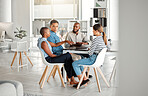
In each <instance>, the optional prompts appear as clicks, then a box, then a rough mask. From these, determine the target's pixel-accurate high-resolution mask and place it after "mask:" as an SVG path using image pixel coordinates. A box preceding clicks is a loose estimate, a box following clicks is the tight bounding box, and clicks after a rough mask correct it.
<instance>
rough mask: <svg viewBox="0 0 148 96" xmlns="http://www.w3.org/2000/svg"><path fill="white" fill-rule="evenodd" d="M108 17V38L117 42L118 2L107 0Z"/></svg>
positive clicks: (116, 0)
mask: <svg viewBox="0 0 148 96" xmlns="http://www.w3.org/2000/svg"><path fill="white" fill-rule="evenodd" d="M109 4H110V5H109V13H108V14H109V15H110V18H108V20H109V26H108V27H109V32H110V33H109V34H110V35H109V38H111V39H112V40H118V33H119V32H118V28H119V23H118V19H119V18H118V17H119V16H118V10H119V8H118V0H109Z"/></svg>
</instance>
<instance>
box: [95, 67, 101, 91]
mask: <svg viewBox="0 0 148 96" xmlns="http://www.w3.org/2000/svg"><path fill="white" fill-rule="evenodd" d="M94 73H95V77H96V81H97V85H98V90H99V92H101V88H100V83H99V79H98V74H97V71H96V68H94Z"/></svg>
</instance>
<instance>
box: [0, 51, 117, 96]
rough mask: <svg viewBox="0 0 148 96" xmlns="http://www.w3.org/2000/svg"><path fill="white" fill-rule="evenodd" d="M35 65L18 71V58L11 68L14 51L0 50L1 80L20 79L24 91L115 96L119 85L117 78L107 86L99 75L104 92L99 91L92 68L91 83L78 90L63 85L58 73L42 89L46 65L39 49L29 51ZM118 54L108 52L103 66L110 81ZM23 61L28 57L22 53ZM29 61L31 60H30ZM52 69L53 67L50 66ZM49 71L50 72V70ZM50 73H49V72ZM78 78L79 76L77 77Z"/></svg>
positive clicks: (46, 95)
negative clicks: (41, 80) (41, 78)
mask: <svg viewBox="0 0 148 96" xmlns="http://www.w3.org/2000/svg"><path fill="white" fill-rule="evenodd" d="M28 55H29V57H30V59H31V61H32V63H33V64H34V66H33V67H32V66H31V64H29V67H28V69H27V67H23V68H20V72H18V71H17V68H16V67H15V66H16V60H15V61H14V64H13V67H12V68H11V67H10V65H11V61H12V59H13V56H14V53H12V52H0V80H18V81H20V82H21V83H22V84H23V88H24V92H25V93H30V94H36V95H41V96H42V95H43V96H115V92H116V89H117V86H118V83H117V80H116V79H113V80H112V81H111V83H110V85H111V87H110V88H107V86H106V85H105V83H104V82H103V80H102V78H100V76H99V80H100V84H101V89H102V92H101V93H99V92H98V87H97V83H96V79H95V77H94V76H95V75H94V73H93V69H91V70H90V74H92V75H93V78H92V79H90V83H89V84H88V86H86V87H85V88H81V89H79V90H76V89H75V88H73V87H72V86H70V85H69V84H66V87H65V88H64V87H62V84H61V81H60V78H59V76H58V74H57V73H56V76H55V79H53V78H50V80H49V82H48V83H47V82H45V84H44V87H43V89H40V86H39V84H38V82H39V80H40V77H41V75H42V73H43V70H44V68H45V65H43V64H42V61H41V57H40V54H39V51H37V50H32V51H31V52H29V53H28ZM116 55H117V53H115V52H111V53H110V52H108V53H107V54H106V58H105V62H104V65H103V67H101V69H102V71H103V73H104V75H105V77H106V78H107V80H108V81H109V77H110V75H111V71H112V68H113V66H114V64H115V60H111V59H112V58H114V57H115V56H116ZM22 58H23V63H26V58H25V56H24V55H23V54H22ZM28 63H29V62H28ZM50 71H51V68H50ZM50 71H49V72H50ZM48 75H49V74H48ZM76 80H77V78H76Z"/></svg>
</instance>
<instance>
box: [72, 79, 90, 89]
mask: <svg viewBox="0 0 148 96" xmlns="http://www.w3.org/2000/svg"><path fill="white" fill-rule="evenodd" d="M89 81H90V80H89V79H87V80H83V81H82V83H81V84H80V87H81V86H82V85H85V84H86V83H88V82H89ZM77 86H78V84H75V85H73V87H75V88H77Z"/></svg>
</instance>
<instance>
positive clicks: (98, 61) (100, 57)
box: [77, 48, 110, 92]
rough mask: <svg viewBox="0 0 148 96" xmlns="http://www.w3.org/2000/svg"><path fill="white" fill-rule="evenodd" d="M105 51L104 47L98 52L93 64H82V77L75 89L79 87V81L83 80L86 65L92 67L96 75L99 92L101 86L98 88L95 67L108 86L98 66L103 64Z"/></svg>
mask: <svg viewBox="0 0 148 96" xmlns="http://www.w3.org/2000/svg"><path fill="white" fill-rule="evenodd" d="M106 51H107V48H104V49H102V50H101V52H100V53H99V54H98V56H97V59H96V61H95V63H94V64H93V65H83V66H84V70H83V73H82V77H81V79H80V81H79V84H78V86H77V89H79V87H80V84H81V82H82V80H83V77H84V75H85V72H86V70H87V67H92V68H93V69H94V73H95V76H96V81H97V85H98V90H99V92H101V88H100V83H99V79H98V74H97V71H96V69H97V70H98V72H99V73H100V75H101V76H102V78H103V80H104V82H105V83H106V85H107V86H108V87H110V85H109V83H108V82H107V80H106V78H105V77H104V74H103V73H102V71H101V69H100V66H101V65H103V62H104V58H105V54H106Z"/></svg>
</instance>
